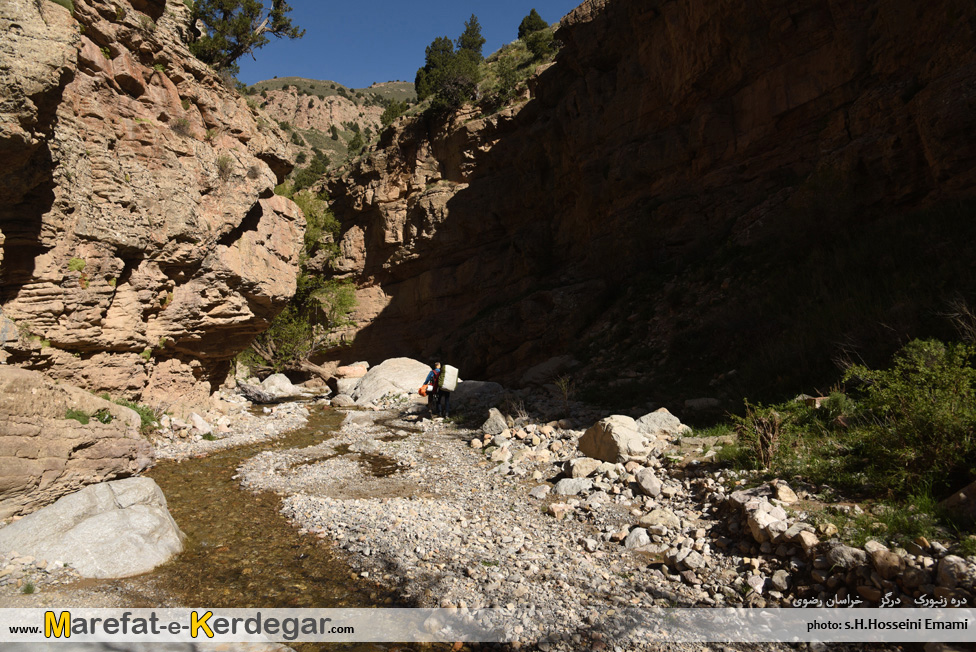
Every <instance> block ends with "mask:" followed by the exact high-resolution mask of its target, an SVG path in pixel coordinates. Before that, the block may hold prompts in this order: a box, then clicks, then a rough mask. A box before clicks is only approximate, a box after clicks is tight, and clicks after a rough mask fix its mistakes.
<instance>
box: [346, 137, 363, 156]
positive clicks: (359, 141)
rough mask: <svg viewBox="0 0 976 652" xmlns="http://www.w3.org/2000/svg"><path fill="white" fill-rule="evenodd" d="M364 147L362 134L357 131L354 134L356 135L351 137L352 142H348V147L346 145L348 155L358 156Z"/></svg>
mask: <svg viewBox="0 0 976 652" xmlns="http://www.w3.org/2000/svg"><path fill="white" fill-rule="evenodd" d="M365 146H366V143H365V142H364V141H363V134H362V133H360V132H358V131H357V132H356V135H355V136H353V137H352V140H350V141H349V145H347V147H348V148H349V153H350V154H358V153H359V152H361V151H362V149H363V147H365Z"/></svg>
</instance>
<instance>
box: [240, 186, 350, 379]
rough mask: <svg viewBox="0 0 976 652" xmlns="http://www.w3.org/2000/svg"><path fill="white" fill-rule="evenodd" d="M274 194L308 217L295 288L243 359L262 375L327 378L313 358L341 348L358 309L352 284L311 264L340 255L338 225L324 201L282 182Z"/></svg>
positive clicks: (255, 371)
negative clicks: (340, 332) (338, 335)
mask: <svg viewBox="0 0 976 652" xmlns="http://www.w3.org/2000/svg"><path fill="white" fill-rule="evenodd" d="M275 191H276V192H277V193H278V194H281V195H284V196H287V197H289V198H290V199H292V200H293V201H294V202H295V203H296V204H298V206H299V208H301V209H302V213H304V215H305V221H306V229H305V240H304V247H303V253H302V256H301V260H300V264H301V268H300V271H299V273H298V284H297V290H296V292H295V296H294V297H293V298H292V300H291V302H290V303H289V304H288V306H287V307H286V308H285V309H284V310H283V311H282V312H281V313H280V314H279V315H278V316H277V317H275V319H274V320H273V321H272V322H271V325H270V326H269V327H268V330H266V331H265V332H263V333H261V334H260V335H258V336H257V337H256V338H255V340H254V342H253V343H252V344H251V347H250V348H249V349H248V350H247V351H245V352H244V353H243V354H241V356H240V358H239V359H240V360H241V362H243V363H244V364H246V365H248V366H249V367H250V368H251V370H252V371H253V372H254V373H257V374H259V375H267V374H270V373H279V372H283V371H296V372H302V373H316V374H320V375H324V374H323V373H322V370H321V369H320V368H319V367H318V366H317V365H315V364H314V363H313V362H312V358H313V357H314V356H315V355H316V354H318V353H319V352H321V351H323V350H324V349H329V348H334V347H335V346H336V345H337V341H336V339H335V332H336V330H337V329H339V328H341V327H342V326H344V325H346V324H347V323H348V315H349V313H350V312H351V311H352V309H353V308H355V306H356V295H355V287H354V286H353V284H352V282H351V281H345V280H337V279H328V278H325V277H324V276H323V275H322V274H320V273H316V272H315V271H313V270H312V269H310V265H309V263H310V261H311V260H312V259H313V258H324V259H325V260H326V263H325V264H328V262H327V261H329V260H331V259H332V258H333V257H334V256H335V255H336V253H337V250H338V245H336V240H337V238H338V235H339V222H338V221H337V220H336V218H335V216H334V215H333V214H332V211H331V210H329V207H328V202H327V201H326V200H325V199H324V198H322V197H319V196H318V195H316V194H314V193H312V192H310V191H307V190H300V189H298V188H297V187H296V185H295V184H294V183H291V182H287V183H285V184H282V185H281V186H279V187H278V188H276V189H275Z"/></svg>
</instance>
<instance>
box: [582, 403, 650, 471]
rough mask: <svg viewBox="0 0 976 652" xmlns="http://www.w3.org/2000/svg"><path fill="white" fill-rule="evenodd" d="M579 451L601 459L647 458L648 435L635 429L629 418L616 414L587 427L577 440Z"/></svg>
mask: <svg viewBox="0 0 976 652" xmlns="http://www.w3.org/2000/svg"><path fill="white" fill-rule="evenodd" d="M578 447H579V451H580V453H582V454H583V455H586V456H587V457H592V458H595V459H598V460H603V461H604V462H611V463H614V464H615V463H617V462H624V463H626V462H630V461H632V460H635V461H643V460H645V459H647V456H648V454H649V453H650V449H648V447H647V438H646V437H644V435H642V434H641V433H640V432H639V431H638V430H637V422H635V421H634V420H633V419H632V418H630V417H627V416H623V415H620V414H615V415H613V416H609V417H607V418H606V419H601V420H600V421H598V422H597V423H595V424H593V425H592V426H590V428H589V429H587V431H586V432H584V433H583V436H582V437H580V439H579V444H578Z"/></svg>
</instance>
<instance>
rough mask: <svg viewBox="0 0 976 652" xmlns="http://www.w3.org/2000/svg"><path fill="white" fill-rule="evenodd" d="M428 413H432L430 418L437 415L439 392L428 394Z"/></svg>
mask: <svg viewBox="0 0 976 652" xmlns="http://www.w3.org/2000/svg"><path fill="white" fill-rule="evenodd" d="M427 411H428V412H430V418H431V419H433V418H434V414H436V413H437V392H427Z"/></svg>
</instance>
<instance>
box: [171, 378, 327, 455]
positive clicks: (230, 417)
mask: <svg viewBox="0 0 976 652" xmlns="http://www.w3.org/2000/svg"><path fill="white" fill-rule="evenodd" d="M213 402H214V404H215V405H216V406H217V407H216V408H214V409H213V410H212V411H211V412H208V413H207V417H206V418H204V417H201V416H200V415H198V414H191V415H190V418H189V419H188V420H187V421H183V420H181V419H177V418H175V417H167V416H164V417H163V419H162V423H161V428H160V429H159V430H157V431H156V433H155V435H154V436H155V441H154V448H155V453H156V457H157V458H158V459H176V460H179V459H186V458H188V457H194V456H198V455H207V454H209V453H213V452H215V451H218V450H223V449H225V448H232V447H234V446H243V445H246V444H252V443H255V442H258V441H263V440H265V439H271V438H274V437H278V436H280V435H283V434H284V433H286V432H288V431H290V430H294V429H296V428H300V427H302V426H303V425H305V423H306V421H307V420H308V409H307V408H306V407H304V405H302V404H301V403H282V404H280V405H275V406H273V407H260V408H253V407H252V404H251V403H250V402H249V401H248V400H247V399H245V398H244V397H243V396H239V395H237V394H234V393H231V392H223V391H222V392H220V393H218V395H217V396H216V398H215V400H214V401H213Z"/></svg>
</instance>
